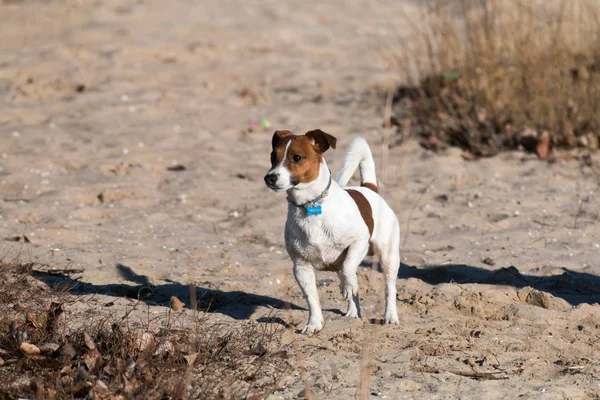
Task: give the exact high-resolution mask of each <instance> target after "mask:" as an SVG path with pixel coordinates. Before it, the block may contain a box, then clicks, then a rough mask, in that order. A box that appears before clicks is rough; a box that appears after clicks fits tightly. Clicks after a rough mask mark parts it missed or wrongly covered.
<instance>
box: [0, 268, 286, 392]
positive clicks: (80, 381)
mask: <svg viewBox="0 0 600 400" xmlns="http://www.w3.org/2000/svg"><path fill="white" fill-rule="evenodd" d="M34 267H35V266H34V265H33V264H21V263H18V262H8V263H6V262H0V273H1V274H2V276H3V279H2V281H0V398H17V397H20V398H35V399H58V398H95V399H104V398H146V399H158V398H161V399H163V398H177V399H184V398H202V399H211V398H219V399H229V398H236V399H239V398H253V399H260V398H264V397H266V395H268V394H269V393H272V392H273V390H275V389H276V388H277V387H278V381H279V380H280V379H281V378H282V376H284V374H285V372H287V371H288V370H289V362H288V355H287V352H286V351H285V350H279V348H280V347H281V342H280V341H279V339H280V334H281V331H280V328H279V327H280V325H278V324H261V325H257V324H250V323H247V322H245V323H241V324H236V325H226V324H215V323H210V322H209V319H208V318H207V314H206V313H204V312H193V313H192V312H190V313H185V314H182V313H178V314H177V318H176V317H175V316H173V318H170V319H169V322H168V323H167V324H166V326H165V325H161V326H153V323H152V322H149V323H148V324H146V325H145V326H144V325H141V326H140V325H139V324H136V323H130V321H129V320H128V317H125V318H118V317H116V316H112V315H106V316H104V317H94V318H91V317H90V316H89V315H86V314H82V313H81V312H77V311H75V312H73V311H72V310H71V311H68V309H69V308H70V305H71V304H73V303H75V301H74V298H75V296H74V295H72V294H70V293H69V289H70V288H68V287H65V288H62V289H61V290H56V289H49V288H48V287H47V286H46V285H44V284H43V283H40V282H38V281H37V280H35V279H33V278H32V277H31V276H30V271H31V269H32V268H34ZM78 300H79V302H81V299H78ZM148 321H150V319H148ZM278 346H279V347H278Z"/></svg>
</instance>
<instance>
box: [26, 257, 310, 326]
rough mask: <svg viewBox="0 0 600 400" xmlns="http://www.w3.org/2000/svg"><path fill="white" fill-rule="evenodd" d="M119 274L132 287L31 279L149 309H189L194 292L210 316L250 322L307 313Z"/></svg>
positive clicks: (121, 270) (52, 274)
mask: <svg viewBox="0 0 600 400" xmlns="http://www.w3.org/2000/svg"><path fill="white" fill-rule="evenodd" d="M115 269H116V272H117V274H118V275H119V276H120V277H121V278H123V279H125V280H127V281H129V282H132V283H133V284H131V285H129V284H125V283H114V284H107V285H97V284H93V283H89V282H82V281H80V280H79V279H73V278H71V277H70V276H69V275H68V274H65V273H61V272H60V271H38V270H32V271H31V276H32V277H34V278H36V279H38V280H40V281H42V282H44V283H46V284H47V285H49V286H50V287H54V288H60V289H63V290H66V291H68V292H69V293H70V294H74V295H91V294H103V295H109V296H114V297H125V298H129V299H137V300H141V301H144V302H145V303H146V304H150V305H160V306H169V305H170V301H171V297H172V296H176V297H177V298H178V299H179V300H181V301H182V302H183V303H184V304H185V305H186V306H187V307H188V308H191V301H190V297H191V294H193V293H194V291H195V296H196V308H197V309H198V310H203V311H207V312H209V313H220V314H224V315H227V316H229V317H231V318H233V319H236V320H242V319H248V318H249V317H250V316H251V315H252V314H253V313H254V312H255V311H256V309H257V308H258V307H259V306H264V307H271V308H273V309H276V310H286V309H291V310H305V308H302V307H299V306H297V305H296V304H292V303H288V302H285V301H283V300H280V299H276V298H274V297H270V296H263V295H258V294H252V293H246V292H243V291H237V290H236V291H231V292H227V291H223V290H217V289H209V288H203V287H200V286H191V287H190V285H185V284H181V283H179V282H175V281H169V280H167V281H166V282H167V283H166V284H162V285H152V284H151V282H150V280H149V279H148V277H146V276H144V275H139V274H137V273H135V271H133V270H132V269H131V268H130V267H127V266H125V265H122V264H117V265H116V268H115Z"/></svg>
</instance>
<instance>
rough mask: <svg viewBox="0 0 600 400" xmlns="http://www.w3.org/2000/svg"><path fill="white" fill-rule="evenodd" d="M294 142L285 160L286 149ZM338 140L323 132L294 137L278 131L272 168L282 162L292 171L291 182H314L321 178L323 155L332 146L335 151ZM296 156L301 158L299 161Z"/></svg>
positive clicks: (274, 137) (274, 144) (317, 131)
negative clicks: (320, 169)
mask: <svg viewBox="0 0 600 400" xmlns="http://www.w3.org/2000/svg"><path fill="white" fill-rule="evenodd" d="M290 141H291V142H292V143H291V144H290V147H289V148H288V151H287V155H286V158H285V160H283V156H284V154H285V148H286V146H287V144H288V142H290ZM335 142H336V139H335V138H334V137H333V136H331V135H328V134H326V133H325V132H323V131H321V130H318V129H317V130H315V131H310V132H307V133H306V135H294V134H292V133H291V132H290V131H277V132H275V134H274V135H273V140H272V144H273V153H272V155H271V164H272V167H275V166H277V165H279V164H280V163H281V162H282V161H283V163H284V165H285V167H286V168H287V169H288V170H289V171H290V175H291V181H292V183H293V184H294V185H297V184H298V183H308V182H312V181H314V180H315V179H317V177H318V176H319V167H320V165H321V161H322V154H323V153H324V152H325V151H327V149H328V148H329V147H330V146H331V147H333V148H334V149H335ZM294 156H300V157H301V159H300V160H299V161H295V160H294Z"/></svg>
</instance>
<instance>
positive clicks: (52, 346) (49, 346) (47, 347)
mask: <svg viewBox="0 0 600 400" xmlns="http://www.w3.org/2000/svg"><path fill="white" fill-rule="evenodd" d="M38 347H39V348H40V351H41V352H42V353H54V352H55V351H57V350H58V349H60V345H58V344H57V343H42V344H40V345H38Z"/></svg>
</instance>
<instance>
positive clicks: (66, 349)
mask: <svg viewBox="0 0 600 400" xmlns="http://www.w3.org/2000/svg"><path fill="white" fill-rule="evenodd" d="M76 355H77V350H75V347H73V345H72V344H71V343H67V344H65V345H63V346H62V347H61V348H60V351H59V356H58V357H59V359H60V361H61V362H63V363H66V362H69V361H71V360H72V359H73V358H75V356H76Z"/></svg>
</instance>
